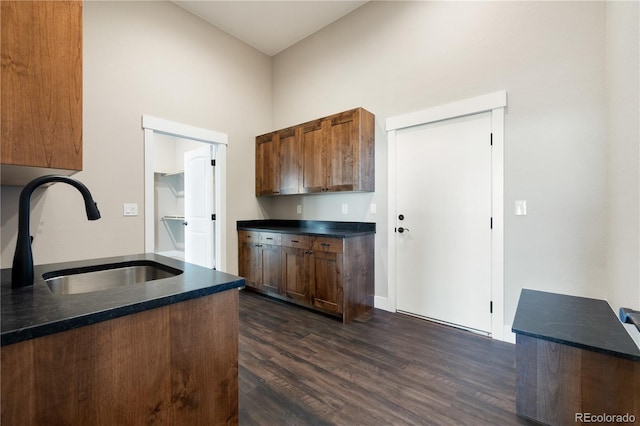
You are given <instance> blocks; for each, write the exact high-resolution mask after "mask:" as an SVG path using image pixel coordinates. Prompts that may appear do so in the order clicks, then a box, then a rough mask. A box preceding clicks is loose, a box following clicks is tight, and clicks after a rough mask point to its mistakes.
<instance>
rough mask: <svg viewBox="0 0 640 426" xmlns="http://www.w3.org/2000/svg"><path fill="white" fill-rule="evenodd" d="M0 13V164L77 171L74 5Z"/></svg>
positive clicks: (78, 5) (23, 4)
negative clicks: (0, 60)
mask: <svg viewBox="0 0 640 426" xmlns="http://www.w3.org/2000/svg"><path fill="white" fill-rule="evenodd" d="M0 7H1V11H0V15H1V25H0V28H1V36H0V40H1V46H0V51H2V65H1V72H0V75H1V79H0V81H1V89H0V98H1V102H0V104H1V105H0V111H1V114H0V115H1V123H0V129H1V137H0V140H1V141H2V147H1V149H0V152H1V157H0V158H1V162H2V164H6V165H11V166H10V167H9V168H8V169H9V170H14V171H15V173H16V175H18V174H20V173H24V174H29V173H33V172H34V170H37V169H35V168H53V169H64V170H69V171H73V170H82V2H81V1H5V0H3V1H1V2H0ZM17 166H30V167H27V168H23V169H20V170H18V169H15V167H17ZM57 172H58V173H60V170H57ZM2 173H3V182H2V183H3V184H6V183H8V182H7V181H5V177H4V175H5V170H4V168H3V170H2ZM48 173H51V171H48V172H47V171H46V170H43V171H42V173H40V174H48ZM30 177H31V178H33V177H35V176H30ZM9 178H13V177H9ZM16 178H17V179H20V178H21V177H19V176H18V177H16ZM23 183H26V182H23Z"/></svg>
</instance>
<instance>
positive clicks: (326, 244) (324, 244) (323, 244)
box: [320, 243, 331, 247]
mask: <svg viewBox="0 0 640 426" xmlns="http://www.w3.org/2000/svg"><path fill="white" fill-rule="evenodd" d="M320 245H321V246H322V247H329V246H330V245H331V244H329V243H320Z"/></svg>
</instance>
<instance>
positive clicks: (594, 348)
mask: <svg viewBox="0 0 640 426" xmlns="http://www.w3.org/2000/svg"><path fill="white" fill-rule="evenodd" d="M511 331H512V332H514V333H515V334H521V335H523V336H528V337H533V338H536V339H540V340H545V341H547V342H553V343H560V344H563V345H567V346H571V347H574V348H578V349H585V350H588V351H592V352H597V353H601V354H605V355H612V356H616V357H618V358H625V359H628V360H631V361H640V355H633V354H627V353H624V352H616V351H613V350H610V349H605V348H599V347H597V346H590V345H586V344H584V343H578V342H572V341H569V340H564V339H558V338H555V337H550V336H545V335H540V334H536V333H531V332H527V331H521V330H517V329H515V328H511Z"/></svg>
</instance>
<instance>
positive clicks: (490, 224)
mask: <svg viewBox="0 0 640 426" xmlns="http://www.w3.org/2000/svg"><path fill="white" fill-rule="evenodd" d="M489 227H490V228H491V229H493V217H492V218H491V220H490V221H489Z"/></svg>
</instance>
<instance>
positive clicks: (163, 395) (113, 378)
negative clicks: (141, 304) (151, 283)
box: [1, 290, 238, 425]
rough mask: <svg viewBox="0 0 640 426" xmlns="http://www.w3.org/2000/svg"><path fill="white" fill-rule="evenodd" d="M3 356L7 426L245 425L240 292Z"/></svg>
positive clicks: (33, 343) (53, 338)
mask: <svg viewBox="0 0 640 426" xmlns="http://www.w3.org/2000/svg"><path fill="white" fill-rule="evenodd" d="M1 354H2V360H1V361H2V364H1V375H2V389H1V391H2V396H1V401H2V402H1V405H2V418H1V423H2V424H6V425H44V424H64V425H89V424H91V425H116V424H117V425H141V424H163V425H184V424H193V425H197V424H201V425H205V424H207V425H208V424H211V425H213V424H216V425H218V424H231V425H234V424H238V291H237V290H229V291H225V292H222V293H217V294H213V295H210V296H206V297H202V298H199V299H193V300H189V301H186V302H181V303H177V304H174V305H169V306H165V307H161V308H157V309H152V310H149V311H144V312H140V313H137V314H133V315H128V316H124V317H120V318H116V319H113V320H110V321H105V322H101V323H97V324H93V325H88V326H85V327H82V328H78V329H75V330H70V331H65V332H61V333H57V334H52V335H49V336H45V337H41V338H37V339H33V340H27V341H24V342H20V343H16V344H13V345H8V346H3V347H2V349H1Z"/></svg>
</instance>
